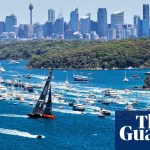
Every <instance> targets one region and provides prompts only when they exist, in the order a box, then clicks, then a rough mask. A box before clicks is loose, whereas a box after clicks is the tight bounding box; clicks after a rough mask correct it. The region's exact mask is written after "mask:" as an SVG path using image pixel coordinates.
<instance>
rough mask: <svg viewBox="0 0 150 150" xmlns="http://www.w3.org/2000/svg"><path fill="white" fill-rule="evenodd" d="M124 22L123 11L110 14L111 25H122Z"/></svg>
mask: <svg viewBox="0 0 150 150" xmlns="http://www.w3.org/2000/svg"><path fill="white" fill-rule="evenodd" d="M123 24H124V12H122V11H120V12H115V13H113V14H112V15H111V25H112V26H115V25H123Z"/></svg>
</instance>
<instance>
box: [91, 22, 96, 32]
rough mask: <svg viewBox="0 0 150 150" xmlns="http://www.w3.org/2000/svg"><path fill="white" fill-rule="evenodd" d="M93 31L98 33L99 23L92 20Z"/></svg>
mask: <svg viewBox="0 0 150 150" xmlns="http://www.w3.org/2000/svg"><path fill="white" fill-rule="evenodd" d="M90 30H91V31H97V21H93V20H91V29H90Z"/></svg>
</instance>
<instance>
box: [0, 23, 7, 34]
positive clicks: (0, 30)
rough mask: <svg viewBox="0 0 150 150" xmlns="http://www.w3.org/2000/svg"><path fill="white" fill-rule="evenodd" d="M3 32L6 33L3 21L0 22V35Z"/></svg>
mask: <svg viewBox="0 0 150 150" xmlns="http://www.w3.org/2000/svg"><path fill="white" fill-rule="evenodd" d="M3 32H6V25H5V22H4V21H1V22H0V34H2V33H3Z"/></svg>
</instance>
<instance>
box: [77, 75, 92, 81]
mask: <svg viewBox="0 0 150 150" xmlns="http://www.w3.org/2000/svg"><path fill="white" fill-rule="evenodd" d="M74 81H81V82H87V81H89V77H87V76H81V75H74Z"/></svg>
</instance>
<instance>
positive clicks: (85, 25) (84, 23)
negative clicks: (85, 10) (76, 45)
mask: <svg viewBox="0 0 150 150" xmlns="http://www.w3.org/2000/svg"><path fill="white" fill-rule="evenodd" d="M90 28H91V20H90V14H86V15H85V16H83V17H82V18H81V19H80V31H81V33H82V34H86V33H90Z"/></svg>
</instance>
